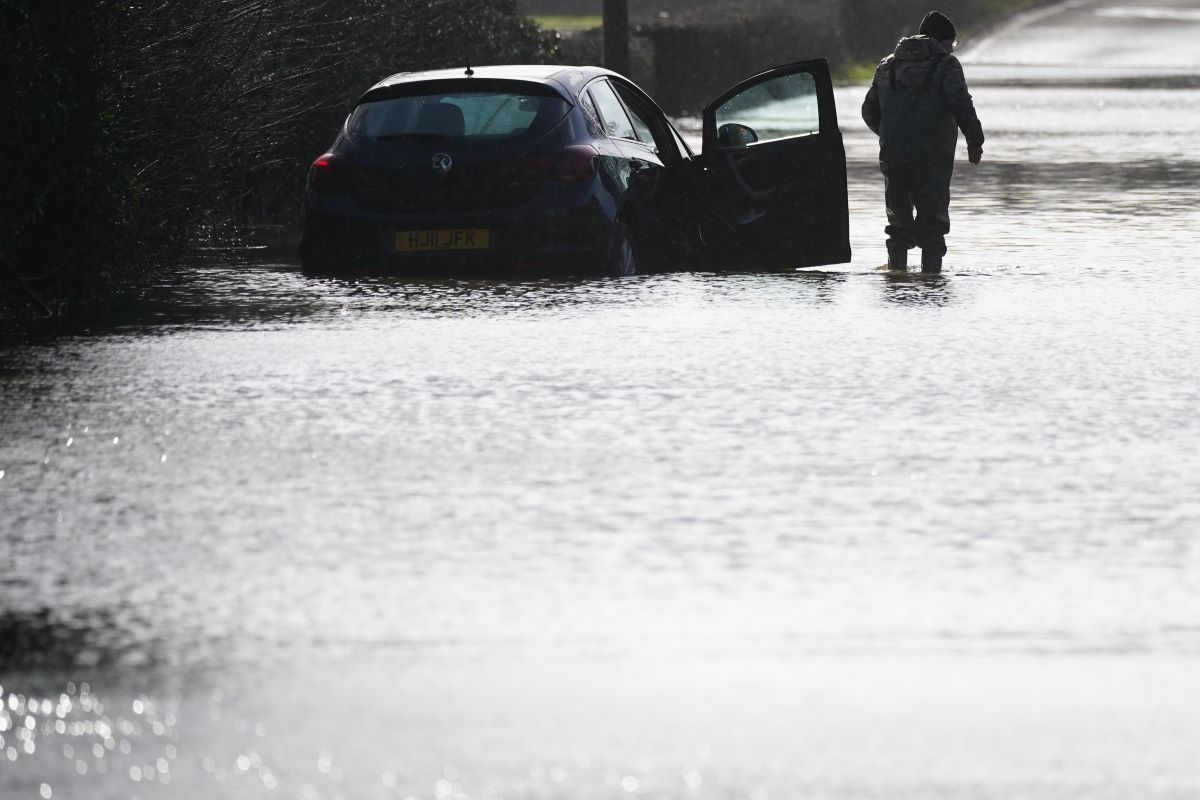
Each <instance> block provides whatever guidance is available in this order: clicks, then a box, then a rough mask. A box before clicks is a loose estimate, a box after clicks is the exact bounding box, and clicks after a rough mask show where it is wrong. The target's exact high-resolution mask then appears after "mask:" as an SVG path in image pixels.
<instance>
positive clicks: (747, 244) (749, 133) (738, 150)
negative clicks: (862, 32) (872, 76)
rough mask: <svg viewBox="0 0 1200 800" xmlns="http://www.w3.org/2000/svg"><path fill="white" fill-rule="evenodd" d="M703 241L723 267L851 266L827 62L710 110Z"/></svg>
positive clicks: (747, 87) (761, 80) (752, 82)
mask: <svg viewBox="0 0 1200 800" xmlns="http://www.w3.org/2000/svg"><path fill="white" fill-rule="evenodd" d="M703 123H704V133H703V143H704V146H703V151H702V164H703V172H702V179H701V180H700V181H699V182H698V188H699V191H700V192H701V193H702V194H703V198H702V200H703V202H704V204H705V205H706V207H707V211H708V216H709V218H708V219H707V220H705V221H704V222H703V223H702V227H701V230H702V236H703V238H704V240H705V242H706V243H707V244H708V245H709V246H711V247H715V248H716V249H717V250H718V251H719V253H718V255H717V257H718V258H719V259H720V260H721V261H722V262H723V263H725V264H726V265H729V266H740V267H749V268H761V269H784V268H789V267H803V266H817V265H821V264H836V263H841V262H845V261H849V260H850V235H849V208H848V202H847V197H846V151H845V147H844V146H843V144H842V134H841V131H840V130H839V129H838V124H837V110H836V108H835V105H834V98H833V81H832V79H831V78H830V74H829V65H828V64H827V62H826V61H825V60H824V59H821V60H817V61H804V62H799V63H795V64H787V65H784V66H781V67H776V68H775V69H771V70H768V71H766V72H763V73H761V74H759V75H755V76H754V77H752V78H749V79H747V80H745V81H742V82H741V83H739V84H737V85H736V86H734V87H733V88H731V89H729V90H727V91H726V92H725V93H723V94H722V95H721V96H720V97H718V98H717V99H715V100H713V101H712V102H711V103H709V104H708V106H707V107H705V109H704V114H703Z"/></svg>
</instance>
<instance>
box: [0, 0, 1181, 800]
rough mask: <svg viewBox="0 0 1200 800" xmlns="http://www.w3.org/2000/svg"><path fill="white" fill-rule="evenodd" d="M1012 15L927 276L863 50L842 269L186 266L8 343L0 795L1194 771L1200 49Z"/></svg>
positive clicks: (545, 787) (617, 791)
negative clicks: (1152, 75) (897, 188)
mask: <svg viewBox="0 0 1200 800" xmlns="http://www.w3.org/2000/svg"><path fill="white" fill-rule="evenodd" d="M1130 9H1132V10H1133V11H1130ZM1162 9H1168V10H1169V13H1170V14H1173V15H1175V16H1176V17H1183V19H1176V18H1172V19H1171V20H1170V22H1169V23H1161V24H1160V20H1159V17H1158V16H1153V15H1160V14H1161V13H1166V12H1163V11H1162ZM1171 9H1174V10H1171ZM1133 12H1136V13H1137V14H1141V15H1142V16H1131V14H1132V13H1133ZM1038 13H1039V14H1041V16H1040V17H1039V16H1035V17H1027V18H1025V19H1026V21H1027V24H1026V25H1025V26H1024V27H1017V28H1013V29H1009V30H1007V31H1002V32H1001V33H999V34H998V35H997V36H995V37H993V38H992V39H989V40H987V41H984V42H975V43H970V42H967V43H965V44H967V45H968V49H967V51H966V53H967V57H968V63H967V76H968V78H969V79H970V80H971V81H972V82H973V89H974V93H975V98H976V102H977V104H978V106H979V111H980V115H981V117H982V119H983V123H984V125H985V128H986V129H987V133H988V144H987V148H986V152H985V156H984V159H985V160H984V162H983V164H981V165H980V166H979V167H978V168H971V167H970V166H968V165H967V164H966V163H965V159H964V158H962V157H961V155H960V163H959V167H958V173H957V174H956V179H955V185H954V201H953V205H952V215H953V220H954V222H953V224H954V228H953V230H952V234H951V237H950V254H949V256H948V258H947V267H946V272H945V273H944V274H943V275H942V276H940V277H938V278H934V279H927V278H922V277H921V276H919V275H894V274H888V273H881V272H878V271H876V269H875V267H876V266H877V265H878V264H879V263H881V261H882V259H883V243H882V227H883V209H882V181H881V179H880V177H879V174H878V170H877V167H876V164H875V148H876V143H875V141H874V138H873V137H872V136H871V135H870V134H869V133H868V132H866V130H865V128H864V127H863V125H862V123H861V120H859V118H858V104H859V103H860V102H861V99H862V95H863V93H864V91H865V87H862V86H855V87H844V88H842V89H840V90H839V95H838V100H839V105H840V109H841V116H842V126H843V128H844V130H845V131H846V141H847V148H848V151H849V155H850V163H849V169H850V194H851V214H852V217H851V218H852V237H853V244H854V247H855V259H854V261H853V263H851V264H849V265H842V266H839V267H837V268H833V269H828V270H807V271H799V272H786V273H767V274H732V273H682V274H672V275H659V276H643V277H638V278H635V279H631V280H614V281H575V282H566V281H561V282H555V281H539V282H530V283H513V284H504V283H489V282H437V281H412V280H402V279H373V280H335V279H314V278H306V277H304V276H303V275H302V274H301V273H300V271H299V269H298V268H297V266H296V265H295V264H291V263H264V264H226V263H221V262H212V263H208V264H204V265H201V266H199V267H188V268H187V269H182V270H180V271H179V272H178V273H176V274H171V275H168V276H167V277H165V278H164V279H163V280H162V281H161V283H160V284H159V285H158V286H156V287H153V288H152V289H151V290H150V291H149V292H147V294H146V296H145V297H144V298H142V299H139V300H137V301H136V302H133V303H131V304H130V306H129V307H128V308H126V309H125V310H124V312H123V313H122V314H121V315H119V316H118V319H117V320H116V321H115V322H114V324H112V325H110V326H107V327H103V328H97V329H95V330H92V331H89V332H87V333H85V334H81V335H76V336H62V337H59V338H56V339H53V340H50V341H40V342H36V341H35V342H31V343H26V344H21V345H8V346H5V347H4V348H3V349H0V409H2V413H0V646H4V647H6V648H8V651H7V652H2V653H0V654H2V655H4V656H6V657H7V658H8V659H9V661H8V662H6V663H8V666H3V665H0V797H3V798H4V799H5V800H8V798H31V799H33V800H36V799H37V798H50V800H76V799H84V798H86V800H118V798H119V799H120V800H128V798H130V797H138V798H142V800H155V798H164V800H226V798H228V799H229V800H243V798H271V797H287V798H298V799H299V800H332V799H333V798H346V799H347V800H350V799H351V798H353V799H354V800H358V799H359V798H364V799H367V800H383V799H384V798H421V800H434V799H435V798H436V800H463V799H464V798H474V799H475V800H536V799H538V798H568V797H569V798H587V799H588V800H618V798H620V799H621V800H636V798H684V799H686V800H730V799H731V798H738V800H745V799H746V798H749V799H750V800H777V799H782V798H824V799H826V800H862V798H868V797H870V798H903V799H904V800H946V798H954V799H955V800H996V799H997V798H1023V799H1024V800H1130V799H1131V798H1136V799H1137V800H1194V799H1195V798H1196V797H1200V763H1198V761H1197V756H1196V754H1197V752H1198V751H1200V715H1198V714H1197V713H1196V709H1195V698H1196V697H1200V625H1198V621H1200V547H1198V546H1197V542H1196V532H1197V531H1198V530H1200V490H1198V481H1197V476H1198V475H1200V416H1198V415H1197V414H1196V409H1197V408H1198V407H1200V360H1198V359H1197V358H1196V354H1197V353H1198V352H1200V326H1198V325H1197V323H1196V309H1197V308H1200V271H1198V270H1197V269H1196V268H1195V266H1194V264H1193V262H1194V261H1195V254H1196V253H1197V252H1198V251H1200V208H1198V204H1197V203H1196V187H1197V185H1200V162H1198V160H1197V148H1196V146H1195V139H1196V131H1197V130H1200V90H1198V89H1197V88H1195V86H1194V85H1191V84H1189V82H1188V81H1187V80H1183V79H1173V80H1168V81H1159V82H1151V81H1141V80H1129V79H1128V78H1129V76H1145V75H1146V74H1148V71H1150V70H1154V71H1157V74H1159V75H1160V78H1161V76H1162V75H1164V74H1166V73H1167V72H1172V73H1174V74H1176V75H1177V76H1178V75H1187V74H1191V72H1192V71H1194V67H1192V66H1188V65H1189V64H1194V63H1195V62H1194V58H1195V55H1196V52H1197V47H1200V36H1196V35H1194V34H1195V31H1194V25H1193V23H1192V22H1191V21H1189V19H1187V17H1188V8H1187V7H1184V6H1180V5H1171V4H1169V3H1156V4H1154V5H1148V4H1132V3H1122V4H1117V3H1112V4H1102V3H1086V4H1079V5H1075V6H1072V7H1071V8H1069V9H1067V10H1065V11H1062V10H1049V11H1043V12H1038ZM914 22H915V21H914ZM1185 30H1186V31H1187V34H1186V35H1183V34H1181V31H1185ZM1116 31H1119V33H1117V32H1116ZM972 44H973V45H974V47H975V50H974V51H972V50H971V49H970V46H971V45H972ZM1117 45H1120V46H1117ZM1065 53H1071V54H1073V55H1072V56H1071V57H1070V58H1067V57H1065V56H1064V55H1063V54H1065ZM1141 55H1145V56H1147V60H1145V61H1142V60H1139V58H1140V56H1141ZM1151 55H1153V56H1154V57H1155V59H1157V60H1155V61H1153V62H1151V61H1150V60H1149V56H1151ZM1075 58H1079V59H1080V60H1084V61H1087V62H1088V63H1087V64H1086V65H1085V66H1086V69H1087V70H1089V71H1090V77H1089V78H1088V80H1086V81H1085V80H1082V79H1081V77H1080V70H1079V69H1074V67H1075V66H1076V65H1073V64H1071V63H1070V62H1071V61H1072V60H1073V59H1075ZM1189 59H1192V60H1189ZM1014 65H1016V66H1014ZM1064 65H1065V67H1069V68H1070V69H1066V71H1065V72H1064V69H1065V67H1064ZM989 71H990V73H989ZM1056 71H1057V75H1058V77H1057V78H1055V77H1054V75H1055V74H1056ZM1101 72H1106V73H1107V74H1106V75H1104V76H1103V77H1102V79H1100V80H1096V79H1095V78H1096V76H1097V75H1098V74H1100V73H1101ZM989 74H990V75H991V78H988V75H989ZM1122 75H1123V76H1125V78H1123V79H1121V80H1116V79H1113V77H1112V76H1122ZM1006 76H1007V77H1006ZM1018 78H1020V79H1018Z"/></svg>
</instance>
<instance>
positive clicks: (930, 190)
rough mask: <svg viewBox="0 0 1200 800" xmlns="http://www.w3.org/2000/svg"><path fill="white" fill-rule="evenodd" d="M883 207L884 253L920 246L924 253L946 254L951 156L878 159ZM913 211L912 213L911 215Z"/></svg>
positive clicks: (952, 161) (951, 172)
mask: <svg viewBox="0 0 1200 800" xmlns="http://www.w3.org/2000/svg"><path fill="white" fill-rule="evenodd" d="M879 168H880V170H882V172H883V180H884V203H885V205H886V206H887V220H888V224H887V227H886V228H885V229H884V231H885V232H886V233H887V235H888V241H887V245H888V252H892V251H894V250H897V251H899V250H910V249H912V248H913V247H920V248H921V250H922V253H923V254H924V255H926V256H936V257H938V258H939V259H940V258H941V257H942V256H944V255H946V234H947V233H949V232H950V178H951V177H952V175H953V173H954V159H953V157H951V158H950V159H949V160H946V161H945V162H944V163H943V161H942V160H941V159H927V160H926V159H923V160H921V161H915V160H910V159H900V158H897V159H889V160H887V161H884V160H880V162H879ZM914 212H915V214H914Z"/></svg>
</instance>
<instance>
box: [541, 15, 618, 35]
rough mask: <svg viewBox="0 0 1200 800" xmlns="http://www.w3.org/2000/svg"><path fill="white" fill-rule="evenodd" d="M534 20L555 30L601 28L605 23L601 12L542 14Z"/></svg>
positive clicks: (544, 26) (542, 26) (543, 26)
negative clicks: (572, 14)
mask: <svg viewBox="0 0 1200 800" xmlns="http://www.w3.org/2000/svg"><path fill="white" fill-rule="evenodd" d="M533 21H534V22H536V23H537V24H538V27H539V28H546V29H548V30H555V31H586V30H591V29H592V28H599V27H600V26H601V25H603V24H604V21H603V19H602V18H601V17H600V15H599V14H591V15H584V16H569V15H566V14H542V15H539V16H535V17H534V18H533Z"/></svg>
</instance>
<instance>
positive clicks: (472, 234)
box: [396, 228, 492, 253]
mask: <svg viewBox="0 0 1200 800" xmlns="http://www.w3.org/2000/svg"><path fill="white" fill-rule="evenodd" d="M491 239H492V232H491V231H490V230H488V229H487V228H457V229H451V230H433V231H399V232H397V233H396V252H399V253H430V252H434V251H437V250H487V249H488V246H489V245H490V244H491Z"/></svg>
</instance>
